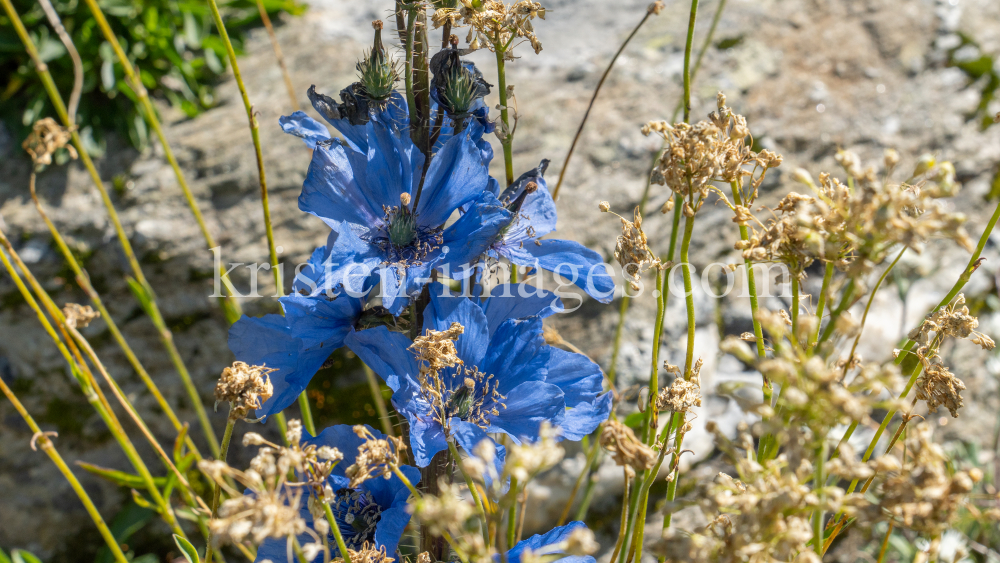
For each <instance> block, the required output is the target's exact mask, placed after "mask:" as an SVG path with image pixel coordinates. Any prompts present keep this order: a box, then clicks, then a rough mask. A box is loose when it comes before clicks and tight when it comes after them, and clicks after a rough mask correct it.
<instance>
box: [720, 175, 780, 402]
mask: <svg viewBox="0 0 1000 563" xmlns="http://www.w3.org/2000/svg"><path fill="white" fill-rule="evenodd" d="M729 187H730V188H731V189H732V192H733V203H734V204H735V205H743V196H742V195H741V193H740V186H739V183H738V182H732V183H730V184H729ZM740 240H743V241H749V240H750V230H749V229H748V228H747V226H746V225H740ZM743 265H744V266H745V267H746V270H747V286H748V287H749V290H750V317H751V318H752V319H753V335H754V338H755V339H756V344H757V357H758V358H760V359H761V360H763V359H764V358H765V357H766V351H765V349H764V331H763V330H761V327H760V305H759V301H758V297H757V278H756V276H755V275H754V271H753V262H751V261H750V260H749V259H744V260H743ZM764 399H765V402H766V403H768V404H770V399H771V382H770V381H768V380H767V377H766V376H764Z"/></svg>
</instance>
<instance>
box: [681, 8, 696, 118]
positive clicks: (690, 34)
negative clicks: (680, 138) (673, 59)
mask: <svg viewBox="0 0 1000 563" xmlns="http://www.w3.org/2000/svg"><path fill="white" fill-rule="evenodd" d="M697 18H698V0H691V15H690V17H689V18H688V29H687V41H686V42H685V43H684V122H685V123H687V122H688V121H690V119H691V44H692V43H693V42H694V24H695V20H696V19H697Z"/></svg>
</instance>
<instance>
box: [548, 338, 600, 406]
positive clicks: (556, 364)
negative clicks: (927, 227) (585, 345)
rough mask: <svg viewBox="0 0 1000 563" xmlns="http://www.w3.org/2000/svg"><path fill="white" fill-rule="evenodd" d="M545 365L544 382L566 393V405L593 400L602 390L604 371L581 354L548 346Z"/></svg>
mask: <svg viewBox="0 0 1000 563" xmlns="http://www.w3.org/2000/svg"><path fill="white" fill-rule="evenodd" d="M545 367H546V370H547V371H548V373H547V374H546V376H545V382H546V383H551V384H553V385H555V386H556V387H559V388H560V389H562V390H563V393H566V406H567V407H575V406H576V405H577V404H579V403H580V402H582V401H593V399H594V397H596V396H597V394H598V393H601V392H602V391H604V373H603V372H601V368H600V367H599V366H598V365H597V364H595V363H594V362H592V361H590V358H588V357H586V356H584V355H583V354H575V353H573V352H567V351H565V350H562V349H560V348H555V347H549V362H548V364H546V366H545Z"/></svg>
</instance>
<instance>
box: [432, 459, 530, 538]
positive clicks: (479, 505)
mask: <svg viewBox="0 0 1000 563" xmlns="http://www.w3.org/2000/svg"><path fill="white" fill-rule="evenodd" d="M448 451H450V452H451V456H452V457H453V458H455V465H457V466H458V470H459V471H460V472H461V473H462V478H464V479H465V486H466V487H468V488H469V494H471V495H472V500H473V501H474V502H475V503H476V509H477V510H479V517H480V518H482V519H483V522H482V528H483V539H484V540H485V541H486V542H487V543H486V545H489V541H490V534H489V531H488V530H489V528H488V520H487V518H486V507H485V506H483V499H482V498H480V496H479V489H477V488H476V483H475V482H474V481H473V480H472V477H471V476H470V475H469V474H468V473H467V472H466V471H465V467H463V466H462V457H461V456H459V455H458V448H456V447H455V443H454V442H452V441H451V440H448ZM513 486H514V482H513V481H511V487H512V488H513Z"/></svg>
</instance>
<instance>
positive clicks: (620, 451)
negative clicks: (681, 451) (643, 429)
mask: <svg viewBox="0 0 1000 563" xmlns="http://www.w3.org/2000/svg"><path fill="white" fill-rule="evenodd" d="M601 447H603V448H604V449H606V450H608V451H609V452H611V457H612V458H614V460H615V463H616V464H617V465H620V466H623V467H624V466H628V467H631V468H633V469H635V470H636V471H645V470H646V469H649V468H650V467H653V464H654V463H656V452H655V451H653V449H652V448H650V447H649V446H647V445H646V444H643V443H642V442H640V441H639V439H638V438H636V437H635V433H634V432H632V429H631V428H629V427H628V426H625V425H624V424H622V423H621V422H618V421H617V420H608V421H607V422H605V423H604V432H602V433H601Z"/></svg>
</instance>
